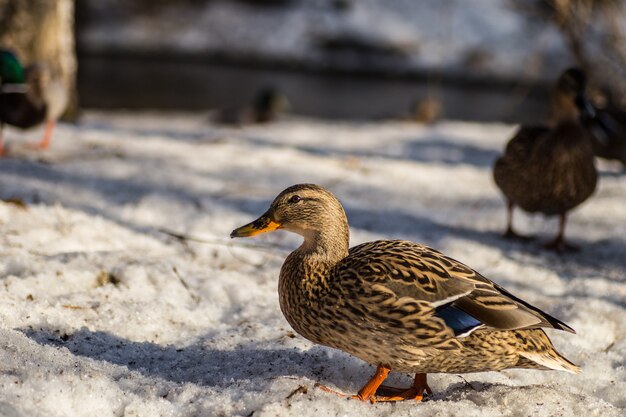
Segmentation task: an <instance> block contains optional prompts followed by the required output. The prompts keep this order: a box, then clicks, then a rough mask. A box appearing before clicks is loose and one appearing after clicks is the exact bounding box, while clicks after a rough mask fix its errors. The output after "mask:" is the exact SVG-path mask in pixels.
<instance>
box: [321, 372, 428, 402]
mask: <svg viewBox="0 0 626 417" xmlns="http://www.w3.org/2000/svg"><path fill="white" fill-rule="evenodd" d="M390 371H391V369H390V368H389V367H387V366H384V365H378V367H377V368H376V372H375V373H374V376H373V377H372V378H371V379H370V380H369V381H368V382H367V384H365V386H364V387H363V388H361V389H360V390H359V393H358V394H356V395H349V394H344V393H343V392H339V391H336V390H334V389H332V388H328V387H327V386H325V385H322V384H319V383H318V384H315V386H316V387H317V388H319V389H321V390H323V391H326V392H329V393H331V394H335V395H337V396H339V397H342V398H351V399H354V400H360V401H370V402H372V403H376V402H394V401H405V400H415V401H422V400H423V399H424V393H426V394H432V390H431V389H430V387H429V386H428V384H427V382H426V374H415V380H414V381H413V386H412V387H411V388H408V389H403V388H394V387H387V386H384V385H381V384H382V383H383V381H384V380H385V379H386V378H387V375H389V372H390Z"/></svg>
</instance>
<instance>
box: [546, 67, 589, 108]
mask: <svg viewBox="0 0 626 417" xmlns="http://www.w3.org/2000/svg"><path fill="white" fill-rule="evenodd" d="M586 89H587V75H586V74H585V72H584V71H583V70H582V69H580V68H568V69H566V70H565V71H563V72H562V73H561V75H560V76H559V78H558V80H557V82H556V86H555V89H554V94H553V103H552V108H553V112H554V116H555V118H556V119H557V120H576V119H580V118H582V119H590V118H594V117H595V109H594V108H593V106H592V105H591V103H590V102H589V100H588V99H587V93H586Z"/></svg>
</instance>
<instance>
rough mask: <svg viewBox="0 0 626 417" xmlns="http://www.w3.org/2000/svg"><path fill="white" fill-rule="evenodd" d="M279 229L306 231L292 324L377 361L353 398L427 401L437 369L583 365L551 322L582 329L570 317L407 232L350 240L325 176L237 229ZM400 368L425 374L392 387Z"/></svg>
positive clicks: (283, 275)
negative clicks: (552, 334) (556, 337)
mask: <svg viewBox="0 0 626 417" xmlns="http://www.w3.org/2000/svg"><path fill="white" fill-rule="evenodd" d="M276 229H284V230H287V231H290V232H294V233H297V234H299V235H301V236H303V237H304V242H303V243H302V245H301V246H300V247H299V248H298V249H296V250H295V251H293V252H292V253H291V254H290V255H289V256H288V257H287V259H286V260H285V263H284V264H283V266H282V268H281V271H280V280H279V284H278V293H279V297H280V307H281V310H282V312H283V314H284V315H285V318H286V319H287V321H288V322H289V324H291V326H292V327H293V328H294V330H296V331H297V332H298V333H300V334H301V335H302V336H304V337H305V338H307V339H309V340H310V341H312V342H314V343H319V344H322V345H326V346H330V347H333V348H336V349H341V350H343V351H345V352H348V353H350V354H352V355H354V356H356V357H358V358H361V359H363V360H364V361H366V362H368V363H371V364H374V365H376V366H377V369H376V373H375V374H374V376H373V377H372V379H371V380H370V381H369V382H368V383H367V384H365V386H364V387H363V388H362V389H361V390H360V391H359V393H358V394H357V395H355V396H353V398H357V399H360V400H364V401H365V400H371V401H398V400H405V399H416V400H421V399H422V397H423V396H424V393H425V392H427V393H430V388H429V387H428V385H427V383H426V374H427V373H437V372H449V373H463V372H480V371H496V370H501V369H506V368H529V369H556V370H562V371H568V372H574V373H577V372H579V371H580V369H579V368H578V367H577V366H576V365H574V364H572V363H571V362H570V361H568V360H567V359H566V358H564V357H563V356H562V355H560V354H559V353H558V352H557V351H556V350H555V349H554V347H553V346H552V343H551V342H550V339H548V336H546V334H545V333H544V331H543V330H542V329H541V328H542V327H547V328H555V329H560V330H566V331H570V332H574V331H573V330H572V329H571V328H570V327H569V326H567V325H566V324H564V323H563V322H561V321H559V320H557V319H555V318H554V317H552V316H550V315H548V314H546V313H544V312H542V311H541V310H539V309H538V308H536V307H534V306H532V305H530V304H528V303H527V302H525V301H523V300H520V299H519V298H517V297H515V296H514V295H512V294H510V293H509V292H507V291H506V290H505V289H503V288H502V287H500V286H498V285H497V284H495V283H493V282H491V281H489V280H488V279H487V278H485V277H483V276H482V275H480V274H479V273H478V272H476V271H474V270H472V269H471V268H469V267H467V266H465V265H464V264H462V263H461V262H458V261H456V260H454V259H452V258H449V257H447V256H445V255H444V254H442V253H440V252H438V251H436V250H434V249H431V248H429V247H426V246H424V245H420V244H418V243H413V242H408V241H403V240H379V241H375V242H368V243H364V244H361V245H358V246H355V247H353V248H351V249H349V248H348V241H349V229H348V221H347V218H346V215H345V213H344V210H343V207H342V206H341V203H340V202H339V201H338V200H337V198H335V196H334V195H333V194H332V193H330V192H329V191H328V190H326V189H324V188H322V187H320V186H318V185H313V184H301V185H294V186H292V187H289V188H287V189H286V190H284V191H283V192H282V193H280V194H279V195H278V197H276V199H275V200H274V202H272V204H271V206H270V208H269V210H267V211H266V212H265V213H264V214H263V215H262V216H261V217H259V218H258V219H257V220H255V221H254V222H252V223H249V224H247V225H245V226H242V227H240V228H238V229H235V230H234V231H233V232H232V233H231V237H247V236H254V235H257V234H259V233H263V232H270V231H273V230H276ZM391 370H394V371H401V372H411V373H415V374H416V375H415V381H414V384H413V386H412V387H411V388H408V389H396V388H390V387H382V386H381V384H382V382H383V381H384V380H385V378H386V377H387V374H388V373H389V372H390V371H391Z"/></svg>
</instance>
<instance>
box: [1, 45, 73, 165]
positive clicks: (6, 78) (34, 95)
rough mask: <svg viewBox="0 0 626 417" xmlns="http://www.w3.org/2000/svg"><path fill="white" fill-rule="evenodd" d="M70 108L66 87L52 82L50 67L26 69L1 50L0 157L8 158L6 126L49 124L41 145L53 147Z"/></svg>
mask: <svg viewBox="0 0 626 417" xmlns="http://www.w3.org/2000/svg"><path fill="white" fill-rule="evenodd" d="M66 105H67V92H66V91H65V88H63V85H62V84H61V83H60V82H59V81H57V80H53V79H51V78H50V73H49V70H48V69H47V67H45V66H44V65H42V64H33V65H30V66H29V67H27V68H24V67H23V66H22V64H21V63H20V61H19V59H18V58H17V56H16V55H15V54H14V53H13V52H11V51H8V50H5V49H0V156H2V155H4V154H5V153H6V152H5V149H4V145H3V143H4V142H3V137H2V131H3V128H4V124H5V123H6V124H8V125H11V126H15V127H19V128H22V129H27V128H30V127H34V126H37V125H39V124H41V123H43V122H46V130H45V133H44V137H43V139H42V140H41V142H39V144H38V145H37V146H38V147H39V148H40V149H46V148H47V147H48V146H50V142H51V140H52V132H53V130H54V126H55V124H56V120H57V119H58V118H59V116H60V115H61V114H62V113H63V111H64V110H65V106H66Z"/></svg>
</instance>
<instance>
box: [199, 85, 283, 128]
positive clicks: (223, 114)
mask: <svg viewBox="0 0 626 417" xmlns="http://www.w3.org/2000/svg"><path fill="white" fill-rule="evenodd" d="M289 108H290V103H289V100H288V99H287V96H285V95H284V94H283V93H281V92H280V91H279V90H278V89H276V88H275V87H272V86H266V87H263V88H261V89H259V90H257V92H256V93H255V95H254V98H253V100H252V102H251V103H250V104H249V105H247V106H245V107H244V108H236V107H231V108H223V109H219V110H215V111H212V112H211V113H210V115H209V118H210V120H211V121H212V122H214V123H217V124H223V125H235V126H243V125H249V124H264V123H270V122H272V121H274V120H276V119H277V118H278V117H279V116H280V115H281V114H283V113H285V112H287V111H288V110H289Z"/></svg>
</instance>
